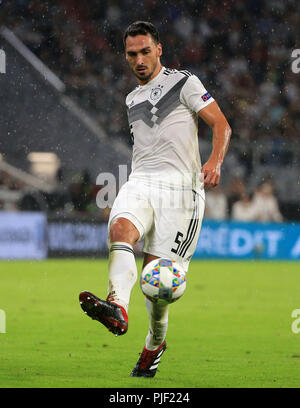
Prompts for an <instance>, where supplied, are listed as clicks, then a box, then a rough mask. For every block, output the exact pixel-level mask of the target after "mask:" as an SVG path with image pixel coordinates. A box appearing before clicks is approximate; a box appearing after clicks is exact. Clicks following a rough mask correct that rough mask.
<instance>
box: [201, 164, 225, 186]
mask: <svg viewBox="0 0 300 408" xmlns="http://www.w3.org/2000/svg"><path fill="white" fill-rule="evenodd" d="M202 174H203V181H204V188H205V189H206V190H209V189H210V188H213V187H216V186H217V185H218V184H219V182H220V176H221V163H220V162H218V161H217V160H215V159H214V158H212V157H211V158H209V159H208V161H207V162H206V163H205V164H204V165H203V166H202Z"/></svg>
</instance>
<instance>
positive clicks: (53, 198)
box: [0, 169, 284, 222]
mask: <svg viewBox="0 0 300 408" xmlns="http://www.w3.org/2000/svg"><path fill="white" fill-rule="evenodd" d="M66 186H67V187H66ZM101 187H102V186H96V185H95V184H94V183H93V181H92V180H91V178H90V176H89V173H88V172H87V171H84V172H82V173H81V174H77V175H75V176H73V179H72V182H71V183H69V184H67V185H66V184H65V183H63V171H62V169H59V171H58V172H57V187H56V189H55V190H54V191H53V192H52V193H45V192H42V191H37V190H36V189H31V188H30V187H29V186H28V185H27V186H26V184H25V183H23V182H21V181H19V180H17V179H16V178H14V177H12V176H10V175H9V174H8V173H6V172H4V171H0V210H5V211H20V210H21V211H22V210H23V211H26V210H27V211H45V212H47V213H48V214H49V215H50V216H52V217H66V218H73V217H76V218H78V217H79V218H85V217H87V218H91V217H92V218H94V219H96V220H102V221H108V218H109V213H110V209H109V208H105V209H100V208H98V207H97V203H96V201H97V200H96V197H97V193H98V192H99V191H100V189H101ZM205 218H208V219H212V220H217V221H223V220H226V219H231V220H233V221H243V222H251V221H257V222H282V221H283V220H284V217H283V216H282V214H281V211H280V208H279V204H278V201H277V198H276V195H275V193H274V186H273V183H272V181H271V180H266V181H264V182H263V183H261V184H260V185H258V186H257V188H256V189H255V191H254V192H253V193H249V192H248V191H247V187H246V185H245V184H244V183H243V181H242V179H240V178H238V177H237V178H236V179H235V180H233V182H232V183H231V184H230V188H229V190H227V191H223V190H222V188H221V187H220V186H218V187H216V188H214V189H212V190H208V191H206V208H205Z"/></svg>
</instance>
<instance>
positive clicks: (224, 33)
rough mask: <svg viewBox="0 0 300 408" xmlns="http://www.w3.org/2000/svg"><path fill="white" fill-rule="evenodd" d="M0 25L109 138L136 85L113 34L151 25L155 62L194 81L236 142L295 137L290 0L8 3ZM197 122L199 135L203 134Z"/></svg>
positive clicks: (296, 26)
mask: <svg viewBox="0 0 300 408" xmlns="http://www.w3.org/2000/svg"><path fill="white" fill-rule="evenodd" d="M0 4H1V9H0V10H1V21H0V23H4V24H6V25H8V26H9V27H11V28H12V29H13V30H14V32H15V33H16V34H17V35H18V36H19V37H20V38H21V39H22V40H23V41H24V42H25V43H26V44H27V45H28V46H29V48H30V49H31V50H32V51H33V52H34V53H35V54H37V55H38V56H39V57H40V58H41V59H42V60H43V61H44V62H45V63H46V64H47V65H48V66H49V67H50V68H51V69H52V70H53V71H54V72H55V73H56V74H57V75H58V76H59V77H60V78H61V79H62V80H63V81H64V82H65V83H66V84H67V87H68V92H69V93H70V94H71V95H73V96H74V97H77V98H79V99H80V103H81V104H83V105H84V106H85V107H86V108H87V109H89V111H90V112H92V114H93V115H94V117H95V118H96V119H97V120H98V122H99V123H100V124H102V125H103V127H104V128H105V130H106V131H107V132H108V134H109V135H110V136H116V137H120V138H124V137H126V136H124V135H128V125H127V118H126V111H125V106H124V98H125V95H126V94H127V93H128V92H129V91H130V90H132V88H133V87H134V86H135V84H136V82H135V79H134V78H133V76H132V75H131V74H130V72H129V69H128V67H127V64H126V61H125V58H124V47H123V41H122V34H123V31H124V30H125V28H126V27H127V26H128V25H129V24H130V23H131V22H133V21H135V20H141V19H145V20H151V21H152V22H153V23H154V24H155V25H156V26H157V27H158V30H159V32H160V35H161V41H162V44H163V57H162V62H163V64H164V65H165V66H167V67H171V68H181V69H187V70H190V71H191V72H192V73H195V74H196V75H199V77H200V78H201V80H202V81H203V83H204V84H205V86H206V87H207V89H208V90H209V92H210V93H211V94H212V95H213V96H214V97H215V98H216V100H217V101H218V103H219V104H220V106H221V107H222V109H223V110H224V112H226V116H227V117H228V120H229V122H230V124H231V126H232V128H233V135H234V137H235V138H237V139H246V140H253V141H257V139H258V138H272V139H278V138H279V139H280V138H282V137H284V138H289V139H294V140H296V139H297V138H298V135H299V133H300V113H299V109H298V107H299V105H300V87H299V78H298V77H297V75H295V74H294V73H293V72H292V70H291V53H292V50H293V49H296V48H298V47H299V43H298V41H299V36H300V3H299V1H297V0H285V1H280V0H226V1H224V2H220V1H218V0H209V1H206V0H203V1H196V0H185V1H182V0H177V1H176V0H173V1H164V2H160V1H158V0H139V1H136V0H135V1H133V0H101V1H99V0H89V1H88V2H87V1H83V0H51V1H39V0H14V1H0ZM208 133H209V131H208V130H207V127H206V126H205V125H202V126H200V130H199V134H200V136H201V137H205V135H208Z"/></svg>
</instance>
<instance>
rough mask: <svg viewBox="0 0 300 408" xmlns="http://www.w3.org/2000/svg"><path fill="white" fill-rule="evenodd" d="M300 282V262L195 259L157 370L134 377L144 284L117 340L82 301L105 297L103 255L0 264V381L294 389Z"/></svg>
mask: <svg viewBox="0 0 300 408" xmlns="http://www.w3.org/2000/svg"><path fill="white" fill-rule="evenodd" d="M138 267H139V272H140V269H141V262H140V261H138ZM299 287H300V267H299V263H285V262H278V263H275V262H261V261H255V262H229V261H227V262H226V261H224V262H223V261H219V262H214V261H205V262H204V261H197V260H193V261H192V262H191V267H190V270H189V272H188V275H187V290H186V293H185V294H184V296H183V297H182V298H181V299H180V300H179V301H178V302H176V303H174V304H172V305H171V306H170V315H169V329H168V335H167V345H168V349H167V351H166V352H165V354H164V355H163V357H162V360H161V364H160V367H159V371H158V372H157V374H156V377H155V378H153V379H142V378H131V377H130V376H129V375H130V372H131V370H132V368H133V367H134V365H135V363H136V361H137V359H138V356H139V352H141V350H142V348H143V345H144V339H145V336H146V334H147V328H148V320H147V313H146V308H145V305H144V297H143V295H142V293H141V291H140V288H139V284H138V282H137V283H136V285H135V287H134V289H133V291H132V296H131V304H130V308H129V330H128V332H127V334H126V335H125V336H121V337H114V336H113V335H112V334H111V333H109V332H108V331H107V329H105V328H104V327H102V325H100V324H99V323H98V322H96V321H93V320H91V319H90V318H88V317H87V316H86V315H84V313H83V312H82V310H81V308H80V306H79V302H78V294H79V292H80V291H81V290H85V289H86V290H90V291H91V292H94V293H95V294H96V295H98V296H99V297H104V296H106V288H107V261H106V260H89V259H86V260H85V259H81V260H76V259H73V260H47V261H41V262H21V261H20V262H8V261H7V262H6V261H3V262H0V309H2V310H4V311H5V313H6V333H0V388H7V387H52V388H54V387H82V388H87V387H97V388H98V387H99V388H112V387H116V388H123V387H129V388H139V387H149V388H162V387H166V388H186V387H191V388H201V387H209V388H211V387H225V388H229V387H230V388H239V387H264V388H266V387H297V388H298V387H299V386H300V333H299V334H294V333H293V332H292V330H291V326H292V322H293V319H292V317H291V313H292V311H293V310H294V309H300V292H299Z"/></svg>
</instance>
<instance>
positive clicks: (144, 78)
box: [134, 71, 154, 83]
mask: <svg viewBox="0 0 300 408" xmlns="http://www.w3.org/2000/svg"><path fill="white" fill-rule="evenodd" d="M153 72H154V71H153ZM153 72H151V73H150V74H149V75H147V76H144V75H140V74H138V73H137V72H134V75H135V76H136V77H137V78H138V79H139V80H140V81H142V82H144V83H145V82H148V81H149V79H150V78H151V76H152V75H153Z"/></svg>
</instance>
